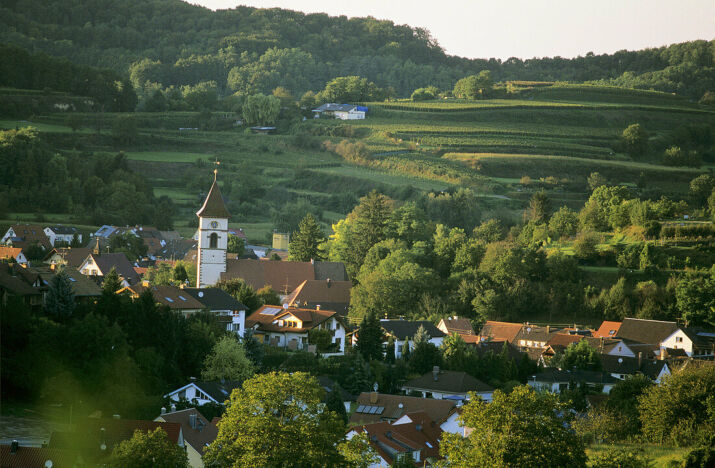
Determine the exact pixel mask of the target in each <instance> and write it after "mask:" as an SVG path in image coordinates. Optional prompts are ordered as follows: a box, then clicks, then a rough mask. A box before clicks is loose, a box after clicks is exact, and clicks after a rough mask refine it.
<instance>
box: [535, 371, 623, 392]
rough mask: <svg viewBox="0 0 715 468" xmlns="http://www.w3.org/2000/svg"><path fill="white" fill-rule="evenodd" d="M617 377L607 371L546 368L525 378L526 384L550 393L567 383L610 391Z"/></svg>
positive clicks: (565, 385)
mask: <svg viewBox="0 0 715 468" xmlns="http://www.w3.org/2000/svg"><path fill="white" fill-rule="evenodd" d="M618 382H619V379H616V378H615V377H613V376H611V374H609V373H608V372H598V371H585V370H560V369H548V370H545V371H544V372H540V373H538V374H536V375H532V376H531V377H530V378H529V379H528V380H527V382H526V383H527V385H529V386H531V387H534V388H535V389H537V390H543V391H548V392H551V393H561V391H562V390H566V389H568V388H569V385H571V386H573V385H578V384H585V385H586V386H587V387H591V388H596V389H598V388H600V389H601V391H602V393H610V392H611V389H612V388H613V386H614V385H615V384H616V383H618Z"/></svg>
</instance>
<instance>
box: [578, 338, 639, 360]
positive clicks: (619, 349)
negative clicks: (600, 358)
mask: <svg viewBox="0 0 715 468" xmlns="http://www.w3.org/2000/svg"><path fill="white" fill-rule="evenodd" d="M584 340H586V342H587V343H588V345H589V346H591V347H592V348H594V349H596V350H598V352H599V353H601V354H608V355H611V356H626V357H636V352H635V351H634V350H633V348H635V346H636V343H633V342H626V340H621V339H617V338H603V337H601V338H595V337H592V336H587V337H585V338H584ZM632 347H633V348H632Z"/></svg>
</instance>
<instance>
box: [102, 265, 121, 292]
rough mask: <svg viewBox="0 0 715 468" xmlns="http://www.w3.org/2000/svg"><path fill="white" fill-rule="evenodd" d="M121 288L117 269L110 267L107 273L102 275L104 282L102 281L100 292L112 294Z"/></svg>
mask: <svg viewBox="0 0 715 468" xmlns="http://www.w3.org/2000/svg"><path fill="white" fill-rule="evenodd" d="M120 289H122V281H121V279H120V278H119V274H118V273H117V269H116V268H114V267H112V269H111V270H109V273H107V274H106V275H104V282H103V283H102V293H103V294H107V295H113V294H115V293H116V292H117V291H119V290H120Z"/></svg>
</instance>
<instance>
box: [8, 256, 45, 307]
mask: <svg viewBox="0 0 715 468" xmlns="http://www.w3.org/2000/svg"><path fill="white" fill-rule="evenodd" d="M45 288H46V284H45V283H44V282H43V281H42V279H41V278H39V277H38V276H37V275H34V274H33V273H32V272H30V271H27V269H26V268H23V267H21V266H19V265H17V264H7V263H0V303H2V304H7V303H8V300H10V298H12V297H19V298H21V299H22V301H23V302H24V303H25V304H26V305H27V306H29V307H31V308H34V309H39V308H41V307H42V304H43V291H44V289H45Z"/></svg>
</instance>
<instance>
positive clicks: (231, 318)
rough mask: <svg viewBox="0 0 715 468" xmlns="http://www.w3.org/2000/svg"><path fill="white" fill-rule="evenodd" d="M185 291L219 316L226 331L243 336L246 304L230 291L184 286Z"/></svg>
mask: <svg viewBox="0 0 715 468" xmlns="http://www.w3.org/2000/svg"><path fill="white" fill-rule="evenodd" d="M183 291H184V292H185V293H186V294H188V295H189V296H191V297H193V298H194V299H195V300H196V301H198V302H200V303H201V304H203V305H204V308H206V309H208V311H209V312H212V313H214V314H216V315H217V316H218V320H219V322H221V323H224V324H225V325H226V331H232V332H234V333H236V334H237V335H238V336H241V337H242V336H243V334H244V332H245V330H246V306H245V305H243V304H241V303H240V302H238V301H237V300H236V299H234V297H233V296H231V295H230V294H229V293H227V292H226V291H224V290H223V289H218V288H184V289H183Z"/></svg>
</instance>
